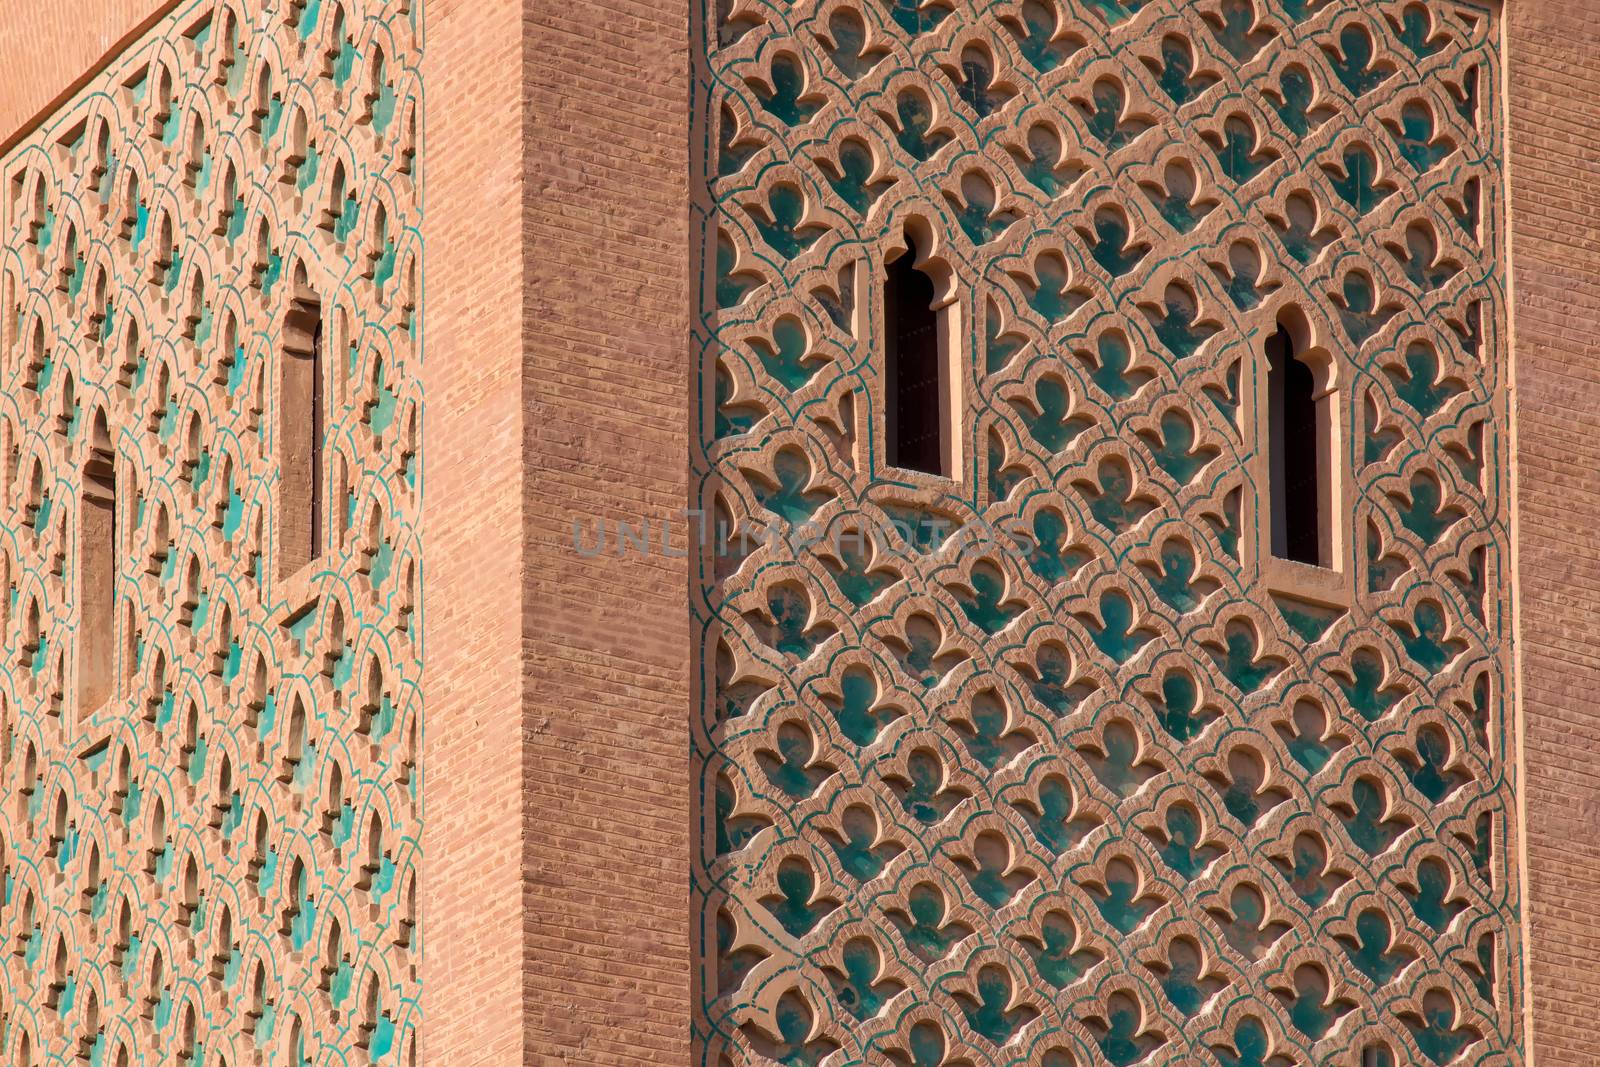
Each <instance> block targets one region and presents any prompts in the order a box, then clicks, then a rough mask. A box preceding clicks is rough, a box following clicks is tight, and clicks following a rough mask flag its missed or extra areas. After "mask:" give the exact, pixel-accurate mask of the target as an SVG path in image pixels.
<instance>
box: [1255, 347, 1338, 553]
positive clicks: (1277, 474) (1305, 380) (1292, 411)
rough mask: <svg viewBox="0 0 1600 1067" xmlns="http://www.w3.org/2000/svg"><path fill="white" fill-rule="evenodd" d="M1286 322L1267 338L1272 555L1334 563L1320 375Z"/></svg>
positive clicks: (1325, 432)
mask: <svg viewBox="0 0 1600 1067" xmlns="http://www.w3.org/2000/svg"><path fill="white" fill-rule="evenodd" d="M1299 355H1300V353H1298V352H1296V351H1295V342H1294V337H1293V335H1292V334H1291V333H1290V331H1289V329H1288V327H1286V326H1285V325H1283V324H1282V323H1281V322H1280V323H1279V324H1278V330H1277V332H1276V333H1275V334H1273V336H1272V337H1271V338H1270V339H1269V340H1268V341H1267V402H1268V412H1269V415H1268V444H1267V450H1268V456H1269V459H1270V461H1271V472H1272V474H1271V478H1272V480H1271V485H1270V490H1271V498H1272V554H1273V555H1274V556H1276V557H1277V558H1278V559H1287V560H1293V561H1295V562H1296V563H1308V564H1310V565H1312V566H1314V567H1325V566H1328V565H1329V556H1330V554H1331V553H1330V552H1329V545H1328V540H1329V538H1328V536H1327V532H1326V527H1327V525H1328V520H1329V519H1330V518H1331V517H1332V516H1331V515H1330V513H1329V508H1330V504H1331V501H1330V500H1329V494H1328V482H1329V478H1328V472H1329V462H1330V457H1329V455H1328V447H1327V438H1328V434H1327V431H1326V425H1325V423H1326V419H1325V418H1322V417H1319V411H1318V407H1319V404H1318V397H1317V384H1316V376H1315V375H1314V374H1313V373H1312V370H1311V367H1310V366H1308V365H1307V364H1306V363H1305V362H1304V361H1303V360H1301V359H1300V358H1298V357H1299Z"/></svg>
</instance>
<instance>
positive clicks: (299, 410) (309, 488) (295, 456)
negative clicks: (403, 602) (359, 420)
mask: <svg viewBox="0 0 1600 1067" xmlns="http://www.w3.org/2000/svg"><path fill="white" fill-rule="evenodd" d="M325 422H326V401H325V399H324V396H323V367H322V304H321V301H319V300H318V299H317V297H316V296H315V294H313V293H310V292H309V291H301V292H298V293H296V295H295V297H294V298H293V300H292V301H291V304H290V308H289V313H288V315H287V316H286V317H285V320H284V326H283V360H282V365H281V367H280V369H279V380H278V559H279V566H278V574H279V576H280V577H285V578H286V577H288V576H290V575H292V574H294V573H295V572H296V571H298V570H299V569H300V568H301V567H304V566H305V565H306V564H308V563H310V562H311V561H312V560H314V559H317V558H318V557H320V556H321V555H322V551H323V544H324V540H325V527H326V525H327V523H326V517H325V512H326V511H327V503H326V498H325V493H326V488H325V486H324V482H325V472H324V470H323V466H324V451H325V448H326V442H325V438H326V428H325Z"/></svg>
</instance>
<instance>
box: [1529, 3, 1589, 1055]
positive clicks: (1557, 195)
mask: <svg viewBox="0 0 1600 1067" xmlns="http://www.w3.org/2000/svg"><path fill="white" fill-rule="evenodd" d="M1507 7H1508V9H1509V11H1508V14H1509V19H1508V22H1509V25H1508V33H1509V47H1508V49H1507V54H1508V57H1509V67H1510V75H1509V77H1510V91H1509V94H1508V95H1509V98H1510V107H1511V116H1510V128H1511V156H1512V158H1511V219H1512V288H1513V299H1514V306H1513V321H1514V329H1515V337H1514V343H1515V410H1516V419H1517V452H1516V470H1517V476H1516V491H1517V504H1516V523H1517V530H1516V537H1517V550H1518V553H1519V557H1520V560H1519V571H1518V573H1519V577H1520V584H1521V588H1520V591H1519V595H1520V634H1519V637H1520V640H1519V644H1520V647H1521V655H1522V711H1523V725H1524V730H1525V738H1524V743H1525V749H1524V754H1523V755H1524V765H1525V766H1524V779H1523V781H1524V790H1525V792H1524V804H1525V808H1526V819H1527V858H1526V863H1527V876H1528V916H1527V923H1528V944H1529V955H1530V968H1531V972H1532V974H1531V979H1532V982H1531V986H1530V999H1531V1003H1532V1006H1533V1043H1534V1052H1535V1054H1536V1056H1537V1058H1538V1060H1539V1062H1541V1063H1544V1064H1578V1063H1591V1062H1593V1061H1594V1055H1595V1052H1594V1049H1595V1043H1596V1039H1597V1038H1600V1021H1597V1020H1600V966H1597V965H1596V961H1597V960H1600V922H1597V921H1596V917H1597V916H1600V832H1597V831H1600V768H1597V766H1596V760H1595V753H1596V752H1597V751H1600V704H1597V702H1596V693H1600V649H1597V644H1600V642H1597V638H1600V540H1597V535H1596V530H1597V529H1600V414H1597V412H1600V408H1597V405H1596V397H1600V350H1597V346H1596V338H1597V336H1600V251H1597V250H1600V135H1597V134H1596V130H1600V98H1597V97H1596V95H1595V93H1594V86H1595V84H1596V81H1597V80H1600V8H1596V7H1595V5H1594V4H1592V3H1590V2H1589V0H1551V2H1545V3H1518V2H1515V0H1513V2H1512V3H1510V4H1508V5H1507Z"/></svg>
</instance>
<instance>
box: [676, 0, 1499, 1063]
mask: <svg viewBox="0 0 1600 1067" xmlns="http://www.w3.org/2000/svg"><path fill="white" fill-rule="evenodd" d="M695 40H696V42H697V46H696V53H697V55H696V82H695V98H694V109H695V110H694V118H695V129H696V131H697V135H696V140H695V144H696V150H697V156H698V164H697V166H698V174H699V178H698V179H697V184H696V189H697V192H698V196H697V204H696V208H695V214H696V218H697V222H698V230H697V232H698V234H699V241H698V248H697V256H698V261H699V263H700V265H701V269H700V270H699V271H698V272H697V278H698V286H699V289H698V295H697V300H698V303H699V314H698V316H697V318H696V328H695V331H694V340H695V344H696V352H697V359H698V360H699V367H700V372H699V382H700V396H699V407H698V419H699V423H698V425H699V434H698V439H699V445H698V448H697V452H696V459H695V463H694V472H695V485H696V489H695V498H696V499H695V503H696V506H698V507H699V508H700V509H702V510H703V511H704V513H705V516H706V530H705V533H706V535H707V536H706V538H705V545H704V546H703V551H702V553H701V555H700V556H699V562H698V583H697V587H696V588H697V592H696V607H695V611H696V619H697V621H698V623H699V629H698V633H699V637H698V660H697V662H698V685H699V691H700V693H701V694H702V695H701V698H700V699H699V701H698V704H697V707H698V710H697V713H696V715H695V717H694V721H693V773H694V776H695V782H696V794H697V796H698V797H699V815H698V840H699V842H700V847H699V852H698V854H697V857H696V862H695V870H694V875H693V899H694V909H695V916H696V923H697V937H698V938H699V943H700V952H699V959H700V964H699V967H698V971H697V982H698V993H697V997H696V1001H697V1009H696V1018H695V1027H694V1028H695V1037H696V1049H697V1053H696V1055H697V1062H698V1063H702V1064H705V1065H707V1067H723V1065H732V1064H740V1065H743V1064H761V1065H766V1064H771V1063H779V1064H785V1065H789V1067H802V1065H803V1067H820V1065H826V1067H843V1065H845V1064H874V1065H876V1064H885V1063H892V1064H899V1065H915V1067H938V1065H943V1067H956V1065H965V1067H994V1065H1000V1064H1031V1065H1048V1067H1066V1065H1068V1064H1077V1065H1089V1064H1112V1065H1116V1067H1127V1065H1130V1064H1135V1063H1147V1064H1152V1065H1155V1064H1171V1065H1179V1064H1182V1065H1193V1064H1208V1063H1216V1064H1220V1065H1223V1067H1239V1065H1252V1067H1263V1065H1275V1067H1281V1065H1288V1064H1303V1065H1311V1064H1335V1063H1337V1064H1354V1063H1360V1062H1362V1056H1363V1055H1366V1056H1367V1057H1368V1062H1372V1063H1379V1064H1389V1065H1395V1064H1405V1065H1412V1064H1445V1063H1462V1064H1484V1065H1487V1064H1495V1065H1503V1064H1507V1063H1517V1062H1520V1061H1521V1058H1522V1051H1521V1048H1522V1040H1523V1030H1522V1023H1521V1011H1522V1002H1523V988H1522V948H1521V944H1520V941H1519V935H1518V927H1517V915H1518V909H1519V890H1518V884H1517V880H1516V878H1515V876H1514V875H1515V869H1514V866H1511V867H1510V869H1509V870H1508V860H1507V857H1508V856H1509V855H1514V849H1515V833H1516V825H1515V819H1514V807H1513V796H1514V792H1515V782H1514V779H1513V766H1514V763H1513V757H1514V751H1513V749H1512V743H1513V737H1512V734H1511V733H1510V716H1509V713H1508V708H1509V701H1510V699H1511V694H1512V693H1513V677H1512V661H1511V657H1510V653H1509V645H1510V638H1509V634H1510V629H1509V610H1510V609H1509V600H1510V598H1509V595H1508V590H1509V585H1510V575H1509V566H1510V559H1509V550H1508V544H1509V538H1508V523H1509V517H1508V500H1509V495H1508V465H1507V448H1508V421H1507V419H1508V416H1507V402H1506V394H1505V386H1506V370H1507V366H1506V361H1507V338H1506V335H1505V330H1504V326H1503V323H1504V319H1505V305H1506V294H1505V267H1504V255H1505V252H1504V218H1505V206H1504V197H1503V191H1502V186H1503V172H1502V159H1503V143H1502V133H1501V121H1500V115H1501V99H1500V92H1501V57H1500V54H1499V43H1498V42H1499V40H1500V25H1499V13H1498V10H1497V9H1495V8H1489V7H1485V6H1483V5H1481V4H1478V3H1472V2H1467V0H1449V2H1447V0H1426V2H1422V0H1360V2H1357V0H792V2H788V3H784V2H777V0H719V2H717V3H711V2H709V0H707V2H706V3H705V4H704V6H703V8H702V9H701V10H700V11H699V12H698V16H697V24H696V32H695ZM908 233H909V234H910V236H911V238H912V239H913V241H914V242H915V244H916V246H917V250H918V255H919V257H920V258H919V262H920V263H921V265H922V266H923V268H924V269H925V270H926V271H927V272H928V273H929V274H930V275H932V276H933V278H934V280H935V282H936V283H937V287H938V296H937V297H936V301H937V302H939V303H941V304H943V305H944V306H945V307H946V309H947V310H946V311H945V312H942V314H944V315H945V322H946V323H947V328H948V330H949V335H950V338H949V339H950V347H951V349H952V350H953V352H954V354H955V356H956V359H955V360H954V361H953V364H952V365H953V366H954V368H955V370H954V381H953V388H952V392H953V394H954V395H955V397H956V403H955V404H954V411H953V415H952V420H951V425H952V432H953V434H954V447H953V448H952V449H951V452H952V455H953V464H952V467H951V469H952V471H953V472H954V477H953V478H950V479H940V478H934V477H931V476H922V475H919V474H915V473H911V472H905V471H899V470H893V469H890V468H889V467H888V466H887V465H886V464H885V462H884V429H883V427H882V425H881V422H882V412H883V409H884V388H883V375H884V368H883V356H882V353H883V349H884V344H883V338H882V330H883V322H882V316H881V311H880V305H881V302H882V295H881V293H882V283H881V279H882V278H883V277H884V273H885V264H886V262H887V261H888V260H890V259H892V258H893V257H894V256H896V255H898V254H899V253H900V250H901V249H903V248H904V247H905V244H906V236H905V235H906V234H908ZM1280 320H1283V321H1284V322H1286V323H1289V324H1292V325H1293V326H1294V329H1295V332H1296V333H1297V334H1298V338H1299V340H1300V342H1301V344H1302V346H1304V347H1305V349H1306V350H1308V351H1313V352H1317V353H1320V354H1321V358H1322V359H1323V360H1324V369H1325V371H1326V372H1327V374H1326V377H1325V383H1324V384H1328V383H1330V382H1331V385H1332V388H1333V389H1334V390H1335V392H1334V394H1333V402H1334V405H1335V411H1336V413H1337V414H1338V416H1339V419H1338V427H1339V429H1338V433H1337V434H1336V435H1335V437H1334V440H1335V442H1336V444H1337V448H1336V451H1335V453H1334V460H1333V463H1332V466H1334V467H1336V468H1338V469H1339V470H1341V471H1343V472H1345V474H1344V476H1343V480H1342V481H1341V485H1342V486H1343V488H1342V489H1341V492H1342V493H1343V496H1342V498H1341V499H1342V500H1343V501H1344V503H1343V504H1341V505H1340V507H1339V509H1338V514H1337V515H1336V521H1337V523H1338V525H1339V526H1340V528H1341V529H1342V530H1343V532H1344V537H1343V542H1344V553H1343V554H1344V559H1343V560H1342V562H1341V561H1338V560H1336V561H1335V564H1336V567H1335V569H1336V570H1338V569H1340V568H1342V573H1344V574H1345V575H1346V577H1347V586H1346V589H1347V594H1346V596H1345V597H1344V599H1343V601H1340V599H1339V598H1338V597H1332V598H1322V599H1320V600H1319V599H1317V598H1310V599H1306V598H1297V597H1295V596H1285V595H1282V593H1283V590H1282V589H1280V588H1278V587H1277V586H1276V585H1271V586H1269V582H1268V573H1267V572H1268V569H1269V568H1268V567H1267V565H1266V563H1265V562H1264V561H1263V553H1262V551H1261V550H1260V546H1261V545H1262V544H1263V543H1264V541H1265V538H1264V535H1263V533H1262V530H1261V526H1262V521H1263V520H1261V519H1258V518H1257V516H1258V515H1260V514H1261V513H1262V510H1263V509H1262V507H1261V506H1260V504H1261V501H1262V499H1263V497H1262V494H1263V493H1264V491H1265V488H1264V486H1263V485H1262V484H1261V482H1262V478H1261V476H1260V474H1259V472H1260V471H1262V470H1263V469H1264V467H1263V465H1262V463H1261V462H1260V459H1261V450H1262V448H1263V445H1262V441H1261V437H1262V434H1261V433H1260V432H1259V430H1258V427H1259V426H1260V425H1261V417H1260V416H1259V415H1258V414H1257V413H1258V412H1259V411H1260V410H1261V408H1262V405H1263V403H1264V400H1263V397H1264V391H1265V380H1264V379H1265V375H1264V373H1263V367H1264V364H1263V358H1264V357H1263V355H1262V353H1263V351H1264V348H1265V345H1266V342H1267V339H1268V338H1269V337H1271V336H1272V335H1273V333H1274V332H1275V330H1276V329H1277V324H1278V322H1279V321H1280ZM957 531H959V532H960V533H961V534H963V535H970V536H956V535H955V534H956V532H957ZM995 531H999V536H991V535H992V534H993V533H994V532H995ZM1291 592H1292V590H1291Z"/></svg>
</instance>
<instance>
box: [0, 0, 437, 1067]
mask: <svg viewBox="0 0 1600 1067" xmlns="http://www.w3.org/2000/svg"><path fill="white" fill-rule="evenodd" d="M419 19H420V14H419V12H418V11H417V10H416V8H415V6H414V0H191V2H187V3H182V4H180V5H178V7H177V8H176V9H175V10H174V11H173V12H172V13H171V14H170V15H168V16H166V17H165V18H163V19H162V20H161V21H160V22H159V23H158V24H157V25H156V26H155V27H153V28H152V29H151V30H150V31H149V32H148V33H147V34H145V35H144V36H143V37H142V38H141V39H139V40H138V41H136V42H135V43H133V44H132V45H130V46H129V47H128V49H127V50H126V51H125V52H124V53H123V54H122V55H120V56H118V57H116V58H114V59H113V60H112V61H111V63H110V65H109V67H108V68H107V69H106V70H104V71H103V72H101V73H100V74H98V75H97V76H96V77H94V78H93V80H92V81H91V82H90V83H89V84H88V85H87V86H86V87H85V88H84V89H83V90H81V91H80V92H78V93H77V94H76V95H75V96H74V97H72V99H71V100H70V101H69V102H68V103H66V104H64V105H63V106H62V107H61V108H60V109H59V110H58V111H56V112H55V113H54V114H52V115H51V116H49V117H48V118H47V119H46V120H45V121H44V122H43V123H42V125H40V126H39V127H38V128H37V129H36V130H34V131H33V132H32V133H31V134H29V135H28V136H27V137H26V138H25V139H24V140H23V141H21V142H20V143H19V144H17V145H16V146H15V147H14V148H12V149H11V150H10V151H9V152H8V153H7V154H6V155H5V156H4V159H3V185H0V205H3V207H0V212H3V214H0V223H3V231H0V232H3V233H4V237H5V245H4V252H3V255H0V355H3V365H0V381H3V385H4V393H3V397H0V486H3V511H0V622H3V625H4V632H5V649H6V652H7V657H8V658H7V661H6V663H5V664H4V668H3V670H0V777H3V780H4V782H5V799H6V806H5V810H4V812H3V818H0V860H3V863H4V870H5V881H4V887H3V904H0V930H3V933H4V938H5V940H4V944H5V947H6V949H7V951H6V953H5V954H4V956H3V960H4V963H3V971H0V1058H3V1059H4V1060H5V1061H6V1062H8V1063H16V1064H66V1063H78V1062H87V1063H90V1064H95V1065H105V1067H131V1065H134V1064H173V1063H178V1064H188V1065H195V1067H200V1065H205V1067H211V1065H229V1067H238V1065H245V1064H253V1063H260V1064H292V1065H296V1067H298V1065H301V1064H307V1065H309V1064H341V1065H347V1064H354V1063H368V1062H370V1063H399V1064H408V1063H415V1061H416V1031H417V1027H418V1023H419V1011H420V1009H419V1006H418V1005H419V1001H418V997H419V986H418V963H419V958H420V953H421V931H420V930H419V929H418V928H417V925H416V919H417V916H416V878H417V872H418V866H419V864H420V854H419V842H420V832H419V830H420V822H421V816H422V809H421V789H422V783H421V768H420V766H419V765H418V753H419V747H418V746H419V740H420V738H419V731H420V729H421V719H420V716H421V710H422V709H421V700H420V688H419V681H420V662H421V661H420V656H421V648H422V643H421V642H422V629H421V628H422V619H421V617H420V602H419V599H418V597H419V581H420V578H421V570H420V568H421V542H420V529H419V522H418V519H419V494H420V491H421V486H420V484H419V476H420V470H421V455H420V451H419V450H420V447H421V414H422V399H421V392H420V386H419V380H418V373H419V364H420V359H421V319H420V297H421V290H420V272H421V268H422V261H421V260H422V247H421V229H420V227H421V185H420V171H419V166H420V158H419V149H420V144H419V141H418V130H419V123H420V113H419V109H420V107H421V100H422V93H421V84H420V80H419V59H420V53H419V46H420V23H419ZM313 319H315V322H313ZM313 347H314V348H315V350H316V351H317V352H318V353H319V354H320V357H321V360H320V368H321V373H322V375H323V377H322V393H323V400H322V403H323V405H324V409H323V411H322V412H321V413H320V415H321V418H322V420H323V423H324V425H325V426H326V437H325V446H324V447H323V450H322V457H321V458H322V461H323V462H322V464H321V468H320V471H319V472H318V473H317V475H316V478H318V479H319V482H317V483H313V484H314V485H315V488H314V489H311V488H310V487H302V488H304V489H305V491H306V492H310V493H311V494H312V496H313V497H314V498H315V499H316V500H318V501H319V506H320V507H321V509H322V512H323V515H322V517H321V525H322V527H323V535H322V536H323V543H324V547H323V549H322V551H321V553H320V556H319V557H318V558H314V559H312V561H311V562H310V563H308V564H306V565H305V566H303V567H301V566H290V565H288V563H287V562H286V561H287V560H288V559H289V556H288V553H289V552H290V549H289V548H288V547H287V541H286V536H285V534H284V532H283V531H284V530H285V529H298V530H300V532H301V534H302V535H303V534H304V533H305V527H306V522H305V516H304V515H303V514H300V513H299V509H302V508H304V507H305V506H307V503H308V502H307V501H306V500H287V501H286V500H285V496H286V495H287V494H288V490H287V489H286V488H285V486H284V485H283V483H282V480H281V478H280V469H282V468H281V463H280V461H281V460H282V458H283V456H284V455H286V454H287V453H288V450H289V449H290V446H289V444H288V443H287V441H286V440H285V428H286V427H288V428H289V429H294V428H295V427H296V425H297V424H298V422H299V421H300V419H301V414H300V413H298V412H296V411H294V410H292V409H286V408H285V407H284V405H285V404H287V403H289V402H290V398H288V397H286V396H285V395H284V393H283V392H282V390H281V389H280V382H281V381H282V376H281V371H282V367H283V361H285V360H287V359H289V358H291V355H290V354H291V352H298V354H299V355H302V356H304V355H308V354H309V353H310V352H311V351H312V350H313ZM308 381H309V379H308ZM316 414H317V413H316V412H314V411H306V412H305V413H304V418H306V419H309V418H312V417H314V416H315V415H316ZM308 469H309V468H308ZM107 501H109V502H110V503H111V505H112V508H113V510H112V512H111V515H112V519H111V523H110V529H109V530H108V531H106V533H105V536H106V538H107V540H105V541H97V540H93V539H91V538H90V537H89V535H87V534H86V533H85V531H86V530H90V531H92V530H94V529H96V528H95V527H94V526H93V516H92V515H90V514H89V512H88V511H87V510H86V509H89V508H91V507H95V506H102V505H104V504H105V503H106V502H107ZM297 524H298V525H297ZM94 536H95V537H99V536H100V535H99V534H95V535H94ZM107 550H110V551H112V552H113V553H114V557H115V558H114V566H113V567H111V568H109V572H110V573H109V574H107V576H106V579H107V582H108V588H109V590H110V593H109V602H108V603H106V602H101V601H97V600H96V598H97V597H101V598H102V600H103V599H104V592H103V591H97V590H96V589H95V588H92V587H93V586H94V585H95V581H94V580H91V577H90V576H91V575H92V574H95V573H98V572H97V568H99V567H101V566H102V565H103V562H104V552H105V551H107ZM101 612H104V613H108V614H106V615H105V617H106V618H108V619H109V620H110V621H109V624H108V632H109V634H110V638H108V639H107V640H109V644H108V645H106V646H105V647H101V646H98V645H95V644H94V642H95V641H96V640H99V638H95V637H92V636H91V629H92V628H91V627H89V625H88V623H86V621H85V620H87V619H89V618H91V617H92V616H94V615H96V613H101ZM101 686H103V687H104V690H105V695H106V699H104V700H103V701H102V700H99V699H98V698H97V694H98V693H99V691H100V690H99V689H97V688H95V687H101Z"/></svg>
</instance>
